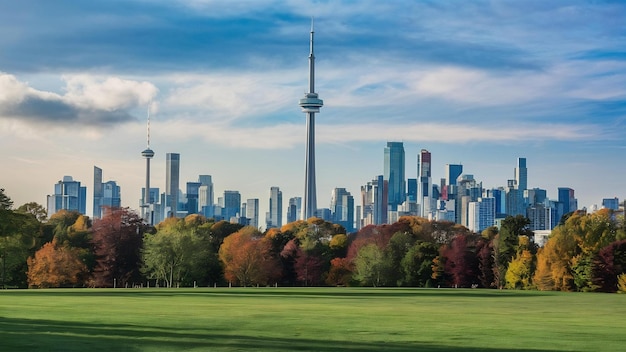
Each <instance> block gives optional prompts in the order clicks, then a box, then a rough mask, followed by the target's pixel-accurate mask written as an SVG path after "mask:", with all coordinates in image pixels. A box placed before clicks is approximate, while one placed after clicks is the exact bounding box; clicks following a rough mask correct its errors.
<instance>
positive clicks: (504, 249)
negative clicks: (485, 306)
mask: <svg viewBox="0 0 626 352" xmlns="http://www.w3.org/2000/svg"><path fill="white" fill-rule="evenodd" d="M529 224H530V220H528V218H526V217H524V216H522V215H516V216H507V217H506V218H505V219H504V220H503V221H502V226H501V227H500V231H499V233H498V234H497V235H496V236H495V237H494V239H493V241H494V246H493V247H494V257H495V261H494V263H495V270H494V275H495V280H496V282H497V283H498V287H503V286H504V285H505V282H506V280H505V275H506V271H507V269H508V266H509V263H510V262H511V260H512V259H513V256H515V254H516V250H517V247H518V241H519V236H528V237H531V236H532V231H530V230H529V228H528V225H529Z"/></svg>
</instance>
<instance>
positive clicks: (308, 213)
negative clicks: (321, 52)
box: [299, 19, 324, 220]
mask: <svg viewBox="0 0 626 352" xmlns="http://www.w3.org/2000/svg"><path fill="white" fill-rule="evenodd" d="M313 33H314V31H313V19H311V48H310V53H309V91H308V93H305V94H304V98H302V99H300V103H299V105H300V107H301V108H302V112H304V113H305V114H306V169H305V179H304V204H303V207H302V217H303V219H304V220H306V219H308V218H310V217H312V216H315V212H316V211H317V189H316V186H315V113H319V112H320V108H321V107H322V105H324V102H323V101H322V100H321V99H319V97H318V95H317V93H315V55H314V54H313Z"/></svg>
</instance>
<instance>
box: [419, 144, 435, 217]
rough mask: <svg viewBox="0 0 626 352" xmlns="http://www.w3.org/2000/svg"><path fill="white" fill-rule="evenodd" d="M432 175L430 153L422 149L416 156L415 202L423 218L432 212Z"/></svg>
mask: <svg viewBox="0 0 626 352" xmlns="http://www.w3.org/2000/svg"><path fill="white" fill-rule="evenodd" d="M432 188H433V185H432V174H431V161H430V152H429V151H428V150H426V149H422V150H421V151H420V153H419V154H418V155H417V202H418V203H419V204H420V205H421V207H420V213H421V216H423V217H428V214H429V213H430V212H431V211H432V210H434V208H435V207H434V206H432V203H433V201H434V198H433V195H432V194H431V193H432Z"/></svg>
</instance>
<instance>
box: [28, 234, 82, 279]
mask: <svg viewBox="0 0 626 352" xmlns="http://www.w3.org/2000/svg"><path fill="white" fill-rule="evenodd" d="M86 272H87V267H86V266H85V264H84V263H83V262H82V261H81V260H80V259H79V256H78V254H77V253H76V249H73V248H70V247H68V246H65V245H58V244H57V242H56V241H53V242H48V243H46V244H45V245H44V246H43V247H42V248H41V249H40V250H38V251H37V252H36V253H35V255H34V257H30V258H28V285H29V286H30V287H33V288H49V287H73V286H76V285H78V284H81V282H80V278H81V277H83V276H84V275H85V274H86Z"/></svg>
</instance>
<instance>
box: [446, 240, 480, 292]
mask: <svg viewBox="0 0 626 352" xmlns="http://www.w3.org/2000/svg"><path fill="white" fill-rule="evenodd" d="M474 250H475V247H474V241H473V239H472V238H470V235H466V234H460V235H457V236H455V237H454V238H453V239H452V241H451V242H450V244H449V245H447V246H444V247H443V251H442V255H443V256H444V257H445V271H446V273H447V274H449V275H450V277H451V284H452V285H453V286H455V287H470V286H471V285H473V284H476V283H478V260H477V258H476V254H475V253H474Z"/></svg>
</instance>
